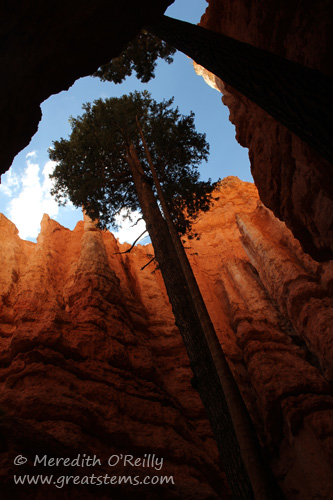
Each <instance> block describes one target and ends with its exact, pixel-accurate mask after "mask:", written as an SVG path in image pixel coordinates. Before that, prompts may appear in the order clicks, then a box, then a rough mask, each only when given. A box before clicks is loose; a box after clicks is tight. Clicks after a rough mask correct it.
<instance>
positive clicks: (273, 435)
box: [0, 177, 333, 500]
mask: <svg viewBox="0 0 333 500" xmlns="http://www.w3.org/2000/svg"><path fill="white" fill-rule="evenodd" d="M215 194H216V198H218V199H217V200H216V201H215V202H214V207H213V208H212V210H210V211H209V212H208V213H204V214H202V215H201V216H200V217H199V220H198V221H197V224H196V232H198V233H199V235H200V239H199V240H195V241H193V240H190V241H188V242H186V243H185V246H186V247H187V252H188V256H189V258H190V261H191V264H192V267H193V269H194V272H195V274H196V277H197V280H198V283H199V286H200V288H201V290H202V293H203V296H204V299H205V302H206V304H207V308H208V310H209V312H210V315H211V318H212V320H213V322H214V325H215V328H216V331H217V334H218V337H219V340H220V342H221V345H222V347H223V350H224V352H225V354H226V356H227V359H228V362H229V364H230V367H231V369H232V371H233V373H234V376H235V379H236V381H237V383H238V386H239V388H240V390H241V393H242V395H243V398H244V400H245V402H246V405H247V407H248V410H249V412H250V415H251V417H252V420H253V422H254V425H255V428H256V431H257V434H258V436H259V438H260V441H261V444H262V446H263V450H264V452H265V453H266V456H267V460H268V461H269V462H270V465H271V468H272V470H273V472H274V474H275V475H276V477H277V479H278V481H279V483H280V486H281V489H282V491H283V493H284V496H285V498H287V499H293V500H311V499H313V498H316V499H318V500H327V498H329V495H330V494H331V492H332V487H333V485H332V480H331V478H332V473H331V472H332V458H333V457H332V450H333V447H332V440H333V418H332V417H333V395H332V385H331V382H332V377H333V372H332V367H333V363H332V353H333V336H332V330H333V321H332V315H333V298H332V291H333V265H332V264H333V263H332V262H329V261H328V262H325V263H321V264H319V263H317V262H315V261H314V260H312V259H311V258H310V257H309V256H307V255H306V254H304V253H303V251H302V249H301V247H300V244H299V243H298V241H297V240H295V238H294V237H293V236H292V234H291V232H290V231H289V230H288V229H287V228H286V226H285V224H284V223H282V222H281V221H279V220H278V219H276V218H275V217H274V215H273V214H272V212H270V211H269V210H268V209H266V208H265V207H264V206H263V204H262V203H261V202H260V200H259V198H258V193H257V190H256V188H255V186H254V185H253V184H250V183H244V182H242V181H240V180H239V179H237V178H236V177H228V178H226V179H224V180H223V181H222V182H221V183H220V185H219V188H218V190H217V191H216V193H215ZM0 231H1V235H2V238H1V245H0V253H1V259H2V263H3V265H2V267H1V270H0V287H1V303H0V306H1V308H0V324H1V338H0V342H1V351H0V384H1V392H0V410H1V416H0V482H1V488H2V491H3V492H4V493H3V498H13V495H14V493H15V494H16V495H17V494H19V496H20V498H22V499H25V498H31V497H32V496H33V498H46V497H47V498H49V499H53V498H54V499H59V498H66V499H67V498H84V499H91V498H103V499H104V498H121V497H122V498H124V496H125V497H126V498H129V499H131V498H133V499H134V498H138V496H140V497H141V498H148V499H155V498H162V499H163V498H165V499H169V498H170V499H171V498H175V499H176V498H182V499H188V500H191V499H202V500H203V499H205V500H208V499H215V498H223V499H227V498H229V492H228V487H227V485H226V483H225V478H224V474H223V471H222V470H221V464H220V463H219V459H218V455H217V449H216V446H215V443H214V440H213V438H212V435H211V431H210V429H209V424H208V422H207V419H206V416H205V413H204V410H203V408H202V404H201V401H200V399H199V397H198V395H197V392H196V391H195V389H194V388H193V387H192V385H191V378H192V375H191V371H190V368H189V364H188V361H187V357H186V352H185V348H184V346H183V345H182V341H181V337H180V334H179V332H178V330H177V328H176V327H175V324H174V319H173V316H172V312H171V307H170V304H169V301H168V297H167V295H166V292H165V288H164V285H163V281H162V278H161V275H160V273H159V271H158V270H156V269H154V266H153V265H149V266H148V267H146V268H145V269H144V270H141V268H142V267H143V266H144V265H145V264H146V263H147V262H148V261H149V260H150V258H151V256H152V254H153V249H152V247H151V245H147V246H141V245H138V246H136V247H135V248H134V249H133V250H132V251H131V252H130V253H121V252H124V251H126V250H127V249H128V248H129V247H130V245H129V244H127V243H126V244H123V245H121V244H119V242H118V241H117V240H115V238H114V236H113V235H112V234H111V233H110V232H101V231H99V230H97V229H96V227H95V225H94V223H93V222H92V221H91V220H89V219H88V218H86V217H85V220H84V221H80V222H78V224H77V226H76V228H75V229H74V231H70V230H68V229H65V228H63V227H62V226H60V225H59V224H58V223H57V222H55V221H53V220H51V219H50V218H49V217H48V216H47V215H45V216H44V217H43V220H42V223H41V232H40V235H39V237H38V240H37V243H36V244H35V243H31V242H27V241H22V240H21V239H20V238H19V236H18V233H17V230H16V228H15V226H14V225H13V224H12V223H11V222H10V221H9V220H8V219H6V218H5V217H4V216H1V218H0ZM83 453H86V454H87V455H89V456H94V455H96V456H97V457H99V458H100V459H102V464H101V465H100V466H98V467H94V468H89V467H86V468H82V467H81V468H80V467H76V468H75V467H74V469H73V468H71V469H70V472H69V469H68V468H66V467H63V468H61V467H60V468H58V469H57V471H56V472H55V470H54V468H53V469H52V468H51V467H49V468H47V467H45V466H43V465H39V466H38V467H34V466H33V458H34V456H35V455H37V454H38V456H44V455H48V456H49V457H77V456H78V454H81V456H82V455H83ZM121 454H123V455H125V454H130V455H133V456H135V457H143V456H144V454H146V455H147V456H148V455H149V454H150V455H151V456H153V455H155V456H156V457H163V458H164V466H163V468H162V469H161V470H159V471H156V470H149V471H148V472H147V469H145V468H144V467H139V466H138V467H137V468H136V469H135V471H133V470H130V469H131V468H130V467H129V466H128V465H127V466H122V467H121V466H120V464H119V466H117V467H112V471H110V469H111V467H108V466H107V458H108V457H109V456H111V455H117V456H120V455H121ZM17 455H24V456H26V457H27V458H28V463H27V465H26V466H25V467H24V468H22V469H21V468H20V469H19V471H18V466H14V465H13V458H14V457H15V456H17ZM72 469H73V470H72ZM92 469H94V470H92ZM23 470H24V471H25V473H29V474H37V473H38V474H46V473H47V474H57V475H61V474H63V475H66V474H67V475H68V474H74V475H79V476H83V475H84V474H85V475H91V474H92V473H95V474H96V475H99V476H102V475H105V474H107V473H109V474H110V475H113V474H117V475H118V474H120V475H132V476H134V475H140V477H144V476H145V475H150V476H155V475H157V476H161V475H163V476H164V475H166V476H173V477H174V481H175V484H174V485H173V484H164V485H158V486H154V488H153V487H147V486H143V485H138V486H131V485H128V484H126V485H124V484H122V485H120V486H119V485H118V486H117V485H113V486H112V489H111V487H110V485H108V486H98V487H97V486H95V487H94V486H87V485H80V486H77V485H76V486H75V485H73V484H69V485H67V486H64V488H63V489H61V490H59V489H58V488H57V487H53V486H39V487H35V486H31V487H27V486H24V487H21V488H20V487H19V486H14V485H13V476H14V474H16V475H17V474H18V473H19V472H20V473H21V472H22V471H23ZM46 471H47V472H46ZM22 473H23V472H22ZM29 495H30V496H29ZM31 495H32V496H31ZM46 495H47V496H46Z"/></svg>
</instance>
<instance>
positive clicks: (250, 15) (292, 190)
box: [200, 0, 333, 261]
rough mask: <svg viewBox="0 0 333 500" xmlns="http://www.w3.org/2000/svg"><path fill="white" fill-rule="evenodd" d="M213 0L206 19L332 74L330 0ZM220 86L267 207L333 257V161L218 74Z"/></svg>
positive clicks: (316, 251) (315, 252)
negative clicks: (310, 1) (324, 158)
mask: <svg viewBox="0 0 333 500" xmlns="http://www.w3.org/2000/svg"><path fill="white" fill-rule="evenodd" d="M207 2H208V4H209V6H208V8H207V10H206V13H205V14H204V15H203V17H202V19H201V23H200V24H201V25H202V26H204V27H206V28H208V29H211V30H213V31H217V32H220V33H223V34H225V35H228V36H231V37H233V38H236V39H237V40H240V41H242V42H247V43H249V44H251V45H254V46H256V47H258V48H261V49H265V50H269V51H271V52H273V53H275V54H278V55H281V56H283V57H286V58H287V59H290V60H292V61H295V62H298V63H302V64H304V65H306V66H309V67H311V68H314V69H318V70H320V71H322V72H323V73H325V74H328V75H330V76H333V75H332V65H331V55H332V50H333V38H332V28H331V17H332V15H331V2H330V1H329V0H320V1H318V2H316V3H313V4H309V2H307V1H305V0H304V1H301V2H297V4H296V3H295V2H276V1H275V0H269V1H265V2H263V1H261V0H256V1H252V2H247V1H246V0H236V1H235V0H223V1H222V0H207ZM206 78H209V77H207V76H206ZM214 85H215V87H219V88H220V90H221V92H222V93H223V98H222V101H223V103H224V104H225V105H226V106H228V108H229V110H230V121H231V122H232V123H233V124H234V125H235V127H236V138H237V140H238V142H239V143H240V144H241V145H242V146H244V147H247V148H249V156H250V162H251V170H252V174H253V178H254V181H255V184H256V186H257V188H258V191H259V195H260V198H261V200H262V201H263V203H264V204H265V206H267V207H268V208H270V209H271V210H272V211H273V212H274V214H275V215H276V216H277V217H278V218H280V219H282V220H284V221H285V222H286V224H287V226H288V227H289V228H290V229H291V230H292V232H293V234H294V235H295V236H296V238H298V239H299V241H300V242H301V244H302V246H303V248H304V249H305V250H306V251H307V252H309V253H310V254H311V255H312V256H313V257H314V258H315V259H316V260H321V261H323V260H327V259H332V258H333V201H332V200H333V184H332V175H331V171H332V170H331V165H329V163H328V162H326V161H325V160H323V159H322V158H321V157H320V156H318V154H317V153H316V152H315V151H314V150H312V149H311V148H310V146H308V145H307V144H305V143H303V142H302V141H301V140H300V139H299V138H298V137H297V136H295V135H294V134H292V133H290V132H289V131H288V130H287V129H286V128H285V127H284V126H282V125H280V124H279V123H278V122H277V121H276V120H274V119H273V118H271V117H270V116H269V115H268V114H267V113H266V112H265V111H263V110H261V108H259V107H258V106H257V105H255V104H253V103H252V102H251V101H249V100H248V99H247V98H245V97H244V96H242V95H240V94H239V93H238V92H236V91H235V90H234V89H233V88H232V87H230V86H229V85H226V84H223V83H222V82H221V81H220V83H219V82H218V79H216V77H214ZM286 99H288V95H286ZM313 99H317V96H315V95H314V96H313Z"/></svg>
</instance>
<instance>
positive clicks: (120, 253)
mask: <svg viewBox="0 0 333 500" xmlns="http://www.w3.org/2000/svg"><path fill="white" fill-rule="evenodd" d="M145 233H147V229H145V230H144V231H143V233H141V234H140V236H138V237H137V239H136V240H135V241H134V243H133V245H132V246H131V248H129V249H128V250H126V251H125V252H114V254H113V255H123V254H124V253H130V251H131V250H132V249H133V248H134V246H135V243H136V242H137V241H138V240H139V239H140V238H141V236H143V235H144V234H145ZM154 258H155V257H154Z"/></svg>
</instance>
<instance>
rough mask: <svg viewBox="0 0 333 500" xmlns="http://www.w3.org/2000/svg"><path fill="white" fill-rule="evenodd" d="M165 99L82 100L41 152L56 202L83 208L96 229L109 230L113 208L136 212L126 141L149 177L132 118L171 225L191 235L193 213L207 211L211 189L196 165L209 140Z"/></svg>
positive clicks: (204, 158)
mask: <svg viewBox="0 0 333 500" xmlns="http://www.w3.org/2000/svg"><path fill="white" fill-rule="evenodd" d="M172 102H173V99H170V100H168V101H166V100H164V101H163V102H161V103H157V102H156V101H155V100H154V99H152V98H151V96H150V94H149V93H148V92H147V91H144V92H141V93H140V92H134V93H131V94H129V95H123V96H122V97H120V98H110V99H105V100H102V99H98V100H96V101H94V103H93V104H90V103H87V104H84V105H83V109H84V113H83V115H82V116H79V117H78V118H71V120H70V122H71V127H72V132H71V135H70V137H69V139H61V140H60V141H55V142H54V143H53V148H50V150H49V156H50V158H51V160H54V161H56V162H57V165H56V167H55V170H54V172H53V174H52V175H51V178H52V179H54V182H55V184H54V188H53V190H52V194H53V195H54V196H55V197H56V199H57V201H58V202H59V203H60V204H62V203H63V204H64V203H66V201H67V200H68V199H69V200H71V201H72V203H73V204H74V205H75V206H76V207H80V206H83V207H84V208H85V209H86V211H87V213H88V215H89V216H90V217H91V218H93V219H98V220H99V226H100V227H101V228H103V229H104V228H106V227H109V226H112V227H114V228H117V227H118V226H117V223H116V219H115V216H116V215H118V214H120V213H125V214H126V216H127V217H130V215H131V212H133V211H135V210H139V211H140V206H139V201H138V197H137V193H136V189H135V186H134V183H133V180H132V176H131V171H130V168H129V165H128V162H127V156H128V151H129V146H130V145H131V144H133V145H134V147H135V149H136V152H137V155H138V157H139V160H140V163H141V166H142V168H143V170H144V173H145V175H146V178H147V179H148V180H149V181H150V182H151V185H152V186H153V180H152V176H151V172H150V169H149V165H148V162H147V158H146V155H145V151H144V148H143V145H142V141H141V137H140V132H139V129H138V126H137V122H136V119H137V118H138V120H139V121H140V125H141V128H142V130H143V133H144V136H145V140H146V142H147V145H148V148H149V150H150V154H151V157H152V160H153V163H154V165H155V168H156V170H157V173H158V176H159V179H160V183H161V185H162V188H163V191H164V194H165V197H166V200H167V203H168V206H169V210H170V212H171V215H172V218H173V220H174V223H175V225H176V227H177V230H178V231H179V233H180V234H185V233H186V232H187V233H188V234H189V235H190V236H191V235H192V236H193V235H194V234H195V233H194V231H192V225H193V222H194V221H195V219H196V217H197V215H198V212H199V210H208V209H209V207H210V204H211V202H212V194H211V193H212V190H213V188H214V186H215V184H213V183H212V182H211V181H210V180H209V181H200V179H199V177H200V174H199V172H198V166H199V165H200V164H201V162H202V161H207V158H208V152H209V145H208V143H207V142H206V137H205V134H201V133H198V132H196V130H195V125H194V114H193V113H191V114H190V115H188V116H184V115H181V114H180V112H179V110H178V108H176V109H173V108H172V107H171V105H172ZM153 188H154V187H153ZM154 192H156V191H155V188H154Z"/></svg>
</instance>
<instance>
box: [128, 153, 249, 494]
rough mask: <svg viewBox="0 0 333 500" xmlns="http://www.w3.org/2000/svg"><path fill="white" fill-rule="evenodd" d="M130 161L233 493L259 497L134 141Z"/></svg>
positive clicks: (144, 215) (152, 238)
mask: <svg viewBox="0 0 333 500" xmlns="http://www.w3.org/2000/svg"><path fill="white" fill-rule="evenodd" d="M128 163H129V166H130V169H131V172H132V175H133V181H134V184H135V187H136V190H137V194H138V198H139V202H140V206H141V210H142V214H143V218H144V219H145V221H146V224H147V230H148V232H149V235H150V238H151V241H152V244H153V247H154V250H155V255H156V259H157V261H158V263H159V266H160V269H161V273H162V276H163V280H164V283H165V286H166V289H167V293H168V296H169V299H170V302H171V305H172V310H173V313H174V316H175V319H176V324H177V326H178V328H179V330H180V332H181V335H182V337H183V341H184V344H185V347H186V350H187V353H188V356H189V359H190V364H191V367H192V370H193V372H194V375H195V379H196V382H197V387H198V392H199V394H200V397H201V399H202V402H203V404H204V406H205V408H206V411H207V414H208V417H209V420H210V422H211V426H212V429H213V432H214V434H215V438H216V441H217V445H218V449H219V452H220V455H221V458H222V461H223V465H224V469H225V472H226V476H227V479H228V482H229V485H230V488H231V490H232V494H233V498H234V499H237V500H240V499H242V500H251V499H254V498H255V497H254V495H253V491H252V488H251V483H250V480H249V477H248V474H247V471H246V468H245V466H244V462H243V460H242V458H241V453H240V449H239V445H238V442H237V438H236V435H235V432H234V428H233V422H232V418H231V416H230V413H229V410H228V407H227V404H226V400H225V397H224V394H223V390H222V387H221V383H220V380H219V377H218V374H217V371H216V369H215V365H214V362H213V359H212V356H211V353H210V349H209V347H208V345H207V342H206V339H205V336H204V333H203V331H202V328H201V324H200V321H199V318H198V314H197V311H196V308H195V306H194V304H193V302H192V299H191V297H190V295H189V292H188V286H187V283H186V280H185V277H184V274H183V271H182V269H181V266H180V264H179V260H178V258H177V256H176V254H175V249H174V246H173V243H172V241H171V238H170V234H169V231H168V228H167V225H166V223H165V220H164V219H163V217H162V214H161V212H160V210H159V208H158V205H157V200H156V198H155V195H154V193H153V191H152V187H151V183H150V181H149V179H148V178H147V177H146V175H145V174H144V172H143V170H142V167H141V164H140V161H139V159H138V157H137V154H136V151H135V148H134V146H133V145H132V146H131V147H130V151H129V155H128Z"/></svg>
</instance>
